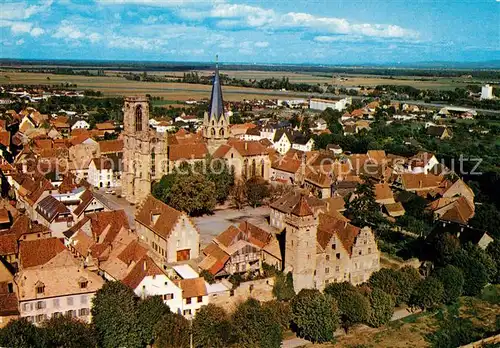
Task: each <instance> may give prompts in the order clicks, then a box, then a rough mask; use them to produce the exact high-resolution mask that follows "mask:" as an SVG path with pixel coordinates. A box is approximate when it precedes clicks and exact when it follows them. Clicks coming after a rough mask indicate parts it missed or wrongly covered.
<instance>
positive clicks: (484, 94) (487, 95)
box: [481, 85, 493, 100]
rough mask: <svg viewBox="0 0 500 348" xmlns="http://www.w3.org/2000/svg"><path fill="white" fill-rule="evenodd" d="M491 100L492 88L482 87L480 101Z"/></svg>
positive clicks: (488, 86)
mask: <svg viewBox="0 0 500 348" xmlns="http://www.w3.org/2000/svg"><path fill="white" fill-rule="evenodd" d="M485 99H493V86H490V85H484V86H483V87H481V100H485Z"/></svg>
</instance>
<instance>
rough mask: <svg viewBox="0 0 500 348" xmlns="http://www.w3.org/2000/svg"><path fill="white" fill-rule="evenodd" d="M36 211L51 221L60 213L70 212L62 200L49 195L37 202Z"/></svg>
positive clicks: (68, 213) (67, 213)
mask: <svg viewBox="0 0 500 348" xmlns="http://www.w3.org/2000/svg"><path fill="white" fill-rule="evenodd" d="M36 211H37V213H38V214H40V215H41V216H43V218H44V219H45V220H47V221H48V222H52V221H53V220H54V219H55V218H56V217H57V216H59V215H61V214H62V215H70V214H71V212H70V211H69V209H68V208H67V207H66V206H65V205H64V203H63V202H61V201H59V200H58V199H56V198H54V197H53V196H51V195H48V196H47V197H45V198H44V199H42V200H41V201H40V202H39V203H38V205H37V206H36Z"/></svg>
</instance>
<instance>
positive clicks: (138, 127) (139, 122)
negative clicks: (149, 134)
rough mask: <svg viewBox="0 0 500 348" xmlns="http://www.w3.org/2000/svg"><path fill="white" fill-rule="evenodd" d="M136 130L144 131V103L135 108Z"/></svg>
mask: <svg viewBox="0 0 500 348" xmlns="http://www.w3.org/2000/svg"><path fill="white" fill-rule="evenodd" d="M135 131H136V132H141V131H142V105H138V106H137V108H136V109H135Z"/></svg>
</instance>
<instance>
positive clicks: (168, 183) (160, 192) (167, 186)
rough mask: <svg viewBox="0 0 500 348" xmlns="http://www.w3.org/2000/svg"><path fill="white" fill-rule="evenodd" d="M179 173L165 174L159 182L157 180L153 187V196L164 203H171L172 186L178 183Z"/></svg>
mask: <svg viewBox="0 0 500 348" xmlns="http://www.w3.org/2000/svg"><path fill="white" fill-rule="evenodd" d="M177 178H178V174H167V175H164V176H163V177H162V178H161V180H160V181H159V182H155V183H154V184H153V187H152V189H151V193H152V194H153V196H154V197H155V198H157V199H159V200H160V201H162V202H164V203H167V204H168V203H169V201H170V196H171V191H172V186H174V184H175V183H176V181H177Z"/></svg>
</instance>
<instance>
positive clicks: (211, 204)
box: [169, 174, 217, 215]
mask: <svg viewBox="0 0 500 348" xmlns="http://www.w3.org/2000/svg"><path fill="white" fill-rule="evenodd" d="M214 191H215V184H214V183H213V182H211V181H208V180H207V179H205V177H203V176H202V175H201V174H192V175H183V176H180V177H179V178H178V180H177V181H176V182H175V184H174V185H173V186H172V190H171V196H170V203H169V204H170V205H171V206H172V207H174V208H175V209H177V210H181V211H185V212H186V213H188V214H189V215H198V214H203V213H206V212H211V211H212V210H213V209H214V208H215V204H216V202H217V201H216V198H215V196H214V194H213V193H214Z"/></svg>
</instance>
